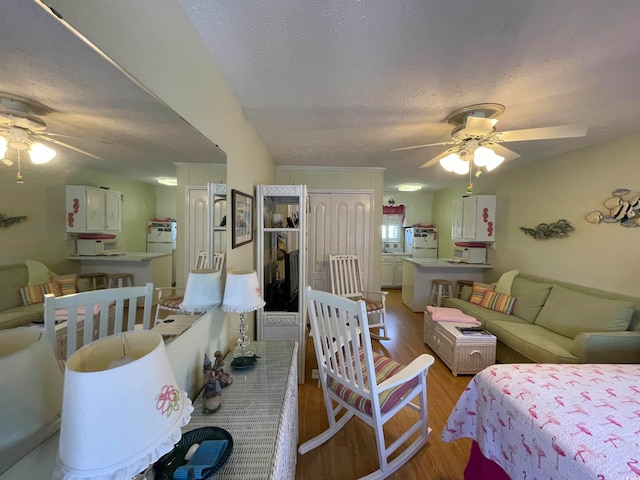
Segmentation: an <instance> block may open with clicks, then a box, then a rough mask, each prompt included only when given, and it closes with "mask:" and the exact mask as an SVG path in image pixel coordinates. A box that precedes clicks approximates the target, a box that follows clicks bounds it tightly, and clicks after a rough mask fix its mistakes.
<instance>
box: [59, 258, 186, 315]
mask: <svg viewBox="0 0 640 480" xmlns="http://www.w3.org/2000/svg"><path fill="white" fill-rule="evenodd" d="M67 260H71V261H74V262H80V274H83V273H106V274H107V275H112V274H114V273H130V274H131V275H133V284H134V285H135V286H144V285H146V284H147V283H148V282H151V283H153V286H154V287H156V288H157V287H170V286H171V270H172V263H173V255H172V254H171V253H147V252H128V253H124V254H122V255H97V256H85V255H73V256H71V257H67ZM142 302H143V301H142V300H139V301H138V306H143V304H142ZM156 303H157V298H156V295H155V294H154V296H153V304H154V305H155V304H156Z"/></svg>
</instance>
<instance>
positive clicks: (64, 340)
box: [44, 283, 153, 360]
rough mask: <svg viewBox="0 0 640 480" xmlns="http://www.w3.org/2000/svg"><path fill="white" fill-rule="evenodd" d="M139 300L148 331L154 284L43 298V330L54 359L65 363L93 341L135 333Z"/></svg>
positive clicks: (51, 295)
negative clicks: (78, 350)
mask: <svg viewBox="0 0 640 480" xmlns="http://www.w3.org/2000/svg"><path fill="white" fill-rule="evenodd" d="M138 299H142V300H143V302H144V304H143V312H142V324H141V326H142V328H144V329H145V330H148V329H150V328H151V308H152V301H153V283H147V284H146V285H145V286H138V287H120V288H105V289H100V290H91V291H88V292H81V293H73V294H71V295H64V296H62V297H56V296H55V295H53V294H50V293H48V294H46V295H45V296H44V328H45V332H46V335H47V338H48V339H49V342H50V343H51V345H52V347H53V349H54V351H55V352H56V356H57V358H59V359H61V360H65V359H67V358H69V357H70V356H71V354H72V353H74V352H75V351H76V350H77V349H78V348H80V347H81V346H83V345H86V344H88V343H90V342H92V341H93V340H97V339H99V338H103V337H106V336H108V335H112V334H114V333H121V332H125V331H129V330H134V329H135V328H136V317H137V307H138ZM87 312H89V314H88V315H87ZM65 344H66V346H65Z"/></svg>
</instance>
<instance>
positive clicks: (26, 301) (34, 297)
mask: <svg viewBox="0 0 640 480" xmlns="http://www.w3.org/2000/svg"><path fill="white" fill-rule="evenodd" d="M20 296H21V297H22V304H23V305H33V304H34V303H43V302H44V288H43V285H27V286H26V287H22V288H20Z"/></svg>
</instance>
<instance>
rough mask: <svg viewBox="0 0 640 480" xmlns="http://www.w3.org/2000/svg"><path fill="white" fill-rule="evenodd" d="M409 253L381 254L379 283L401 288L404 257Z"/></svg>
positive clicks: (407, 256) (384, 285)
mask: <svg viewBox="0 0 640 480" xmlns="http://www.w3.org/2000/svg"><path fill="white" fill-rule="evenodd" d="M409 257H410V255H394V254H382V262H381V267H380V280H381V281H380V285H381V286H382V287H386V288H402V268H403V265H404V259H405V258H409Z"/></svg>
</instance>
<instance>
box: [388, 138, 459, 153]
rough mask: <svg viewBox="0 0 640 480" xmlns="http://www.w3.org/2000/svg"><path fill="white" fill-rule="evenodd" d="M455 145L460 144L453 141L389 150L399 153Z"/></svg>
mask: <svg viewBox="0 0 640 480" xmlns="http://www.w3.org/2000/svg"><path fill="white" fill-rule="evenodd" d="M456 143H460V142H457V141H454V140H449V141H448V142H438V143H427V144H425V145H412V146H411V147H402V148H393V149H391V150H389V151H390V152H400V151H402V150H413V149H414V148H424V147H436V146H438V145H455V144H456Z"/></svg>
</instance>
